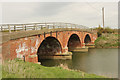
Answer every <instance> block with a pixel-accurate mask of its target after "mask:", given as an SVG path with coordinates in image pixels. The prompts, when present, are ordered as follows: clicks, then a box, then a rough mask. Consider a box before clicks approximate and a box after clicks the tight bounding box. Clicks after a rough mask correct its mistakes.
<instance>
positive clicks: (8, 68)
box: [2, 60, 105, 78]
mask: <svg viewBox="0 0 120 80" xmlns="http://www.w3.org/2000/svg"><path fill="white" fill-rule="evenodd" d="M2 66H3V68H2V78H105V77H103V76H97V75H95V74H87V73H85V72H82V71H74V70H66V69H63V68H62V67H45V66H42V65H39V64H35V63H31V62H23V61H20V60H12V61H5V62H4V64H3V65H2Z"/></svg>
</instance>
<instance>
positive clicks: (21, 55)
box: [16, 42, 28, 58]
mask: <svg viewBox="0 0 120 80" xmlns="http://www.w3.org/2000/svg"><path fill="white" fill-rule="evenodd" d="M27 51H28V47H27V46H26V44H25V42H24V43H23V44H20V45H19V48H18V49H16V53H17V58H23V55H25V53H26V52H27ZM21 52H23V54H22V53H21Z"/></svg>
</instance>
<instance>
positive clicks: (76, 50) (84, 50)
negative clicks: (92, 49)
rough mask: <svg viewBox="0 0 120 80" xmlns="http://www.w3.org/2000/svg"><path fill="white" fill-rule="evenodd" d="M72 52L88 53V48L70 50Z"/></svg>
mask: <svg viewBox="0 0 120 80" xmlns="http://www.w3.org/2000/svg"><path fill="white" fill-rule="evenodd" d="M69 51H71V52H88V47H86V46H85V47H77V48H69Z"/></svg>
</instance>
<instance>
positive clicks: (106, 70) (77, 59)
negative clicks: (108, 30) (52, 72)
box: [41, 49, 118, 78]
mask: <svg viewBox="0 0 120 80" xmlns="http://www.w3.org/2000/svg"><path fill="white" fill-rule="evenodd" d="M72 57H73V59H71V60H41V63H42V65H44V66H48V67H51V66H58V65H60V64H61V63H62V64H67V65H68V67H69V68H71V69H77V70H81V71H84V72H87V73H91V74H97V75H104V76H106V77H113V78H117V77H118V49H89V51H88V52H87V53H80V52H79V53H73V56H72Z"/></svg>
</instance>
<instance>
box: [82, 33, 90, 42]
mask: <svg viewBox="0 0 120 80" xmlns="http://www.w3.org/2000/svg"><path fill="white" fill-rule="evenodd" d="M87 35H89V37H90V39H91V41H92V35H91V34H90V33H85V34H84V36H83V43H85V42H84V40H85V37H86V36H87Z"/></svg>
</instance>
